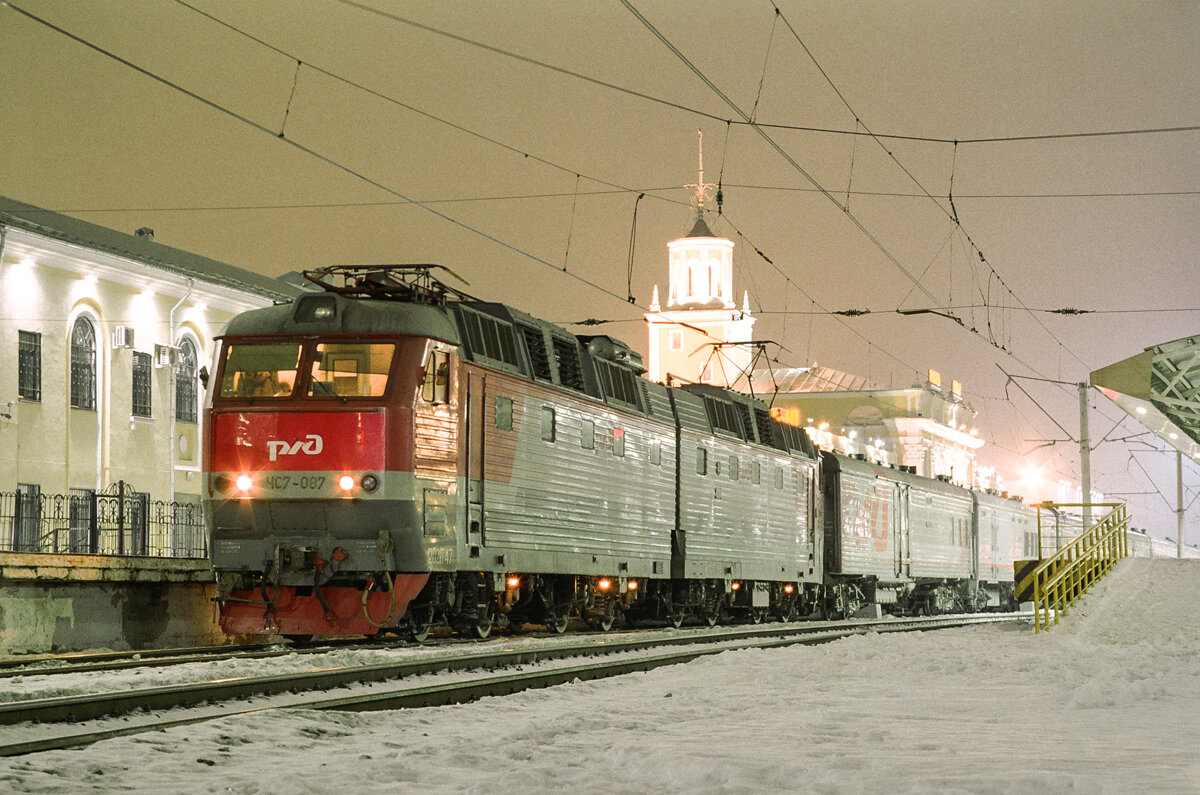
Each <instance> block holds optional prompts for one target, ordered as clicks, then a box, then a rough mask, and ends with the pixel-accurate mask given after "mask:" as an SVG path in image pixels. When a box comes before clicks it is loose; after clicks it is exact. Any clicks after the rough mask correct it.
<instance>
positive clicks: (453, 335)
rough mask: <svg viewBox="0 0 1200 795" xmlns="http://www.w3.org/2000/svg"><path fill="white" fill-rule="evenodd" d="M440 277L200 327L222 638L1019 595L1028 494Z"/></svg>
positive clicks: (338, 286)
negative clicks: (839, 434) (207, 330)
mask: <svg viewBox="0 0 1200 795" xmlns="http://www.w3.org/2000/svg"><path fill="white" fill-rule="evenodd" d="M444 270H445V269H441V268H439V267H438V266H432V265H420V266H413V265H404V266H401V265H395V266H371V267H357V266H337V267H329V268H322V269H319V270H315V271H308V272H305V276H306V277H307V278H308V279H309V281H311V282H312V283H313V284H314V285H315V287H316V288H319V289H314V290H313V291H312V292H309V293H307V294H305V295H303V296H301V297H299V298H297V299H296V300H294V301H293V302H291V303H287V304H280V305H275V306H271V307H266V308H261V309H256V310H252V311H249V312H245V313H243V314H240V315H238V316H236V317H235V318H233V319H232V320H231V321H230V322H229V324H228V326H227V328H226V329H225V331H224V333H223V335H222V336H221V337H220V338H219V339H218V340H217V344H216V346H215V348H216V350H215V354H214V360H213V370H212V377H211V379H210V380H211V381H212V383H211V384H209V388H208V390H207V393H206V398H205V415H204V439H205V444H204V449H203V460H204V495H203V496H204V498H203V502H204V510H205V514H206V520H207V522H208V526H209V528H210V532H211V541H210V554H211V563H212V567H213V570H214V573H215V576H216V581H217V596H216V602H217V605H218V614H219V615H218V618H219V622H220V626H221V628H222V629H223V630H224V632H226V633H228V634H231V635H242V636H255V635H267V634H272V635H283V636H286V637H289V638H293V639H297V640H301V639H308V638H311V637H313V636H332V635H358V636H361V635H367V636H371V635H378V634H398V635H406V636H408V637H411V638H414V639H417V640H420V639H423V638H424V637H425V636H427V635H428V633H429V632H430V630H431V629H432V628H434V627H439V626H445V627H450V628H451V629H453V630H455V631H457V632H459V633H463V634H467V635H470V636H474V637H476V638H484V637H487V636H488V635H489V634H491V633H492V632H493V631H495V630H497V629H505V630H507V631H511V632H519V631H522V630H523V629H525V628H526V627H527V626H529V625H536V626H542V627H546V628H548V629H549V630H550V631H553V632H561V631H563V630H565V629H566V627H567V625H568V623H569V622H570V621H571V620H572V619H579V620H581V621H582V622H584V623H586V624H587V625H589V626H591V627H593V628H596V629H599V630H607V629H610V628H611V627H612V626H613V625H614V624H615V623H618V622H622V621H626V622H631V623H634V622H665V623H666V624H669V625H672V626H680V625H682V624H683V623H684V622H699V623H701V624H708V625H713V624H716V623H718V622H726V621H747V622H760V621H763V620H767V619H771V620H795V619H799V618H811V617H839V616H850V615H855V614H860V613H862V611H864V610H873V611H876V612H882V611H886V612H889V613H893V614H896V615H916V614H938V613H948V612H957V611H964V610H983V609H994V610H1001V609H1013V608H1014V607H1015V605H1014V603H1013V565H1012V564H1013V560H1014V559H1019V558H1027V557H1036V556H1037V555H1036V552H1035V549H1036V546H1037V520H1036V515H1035V514H1034V511H1033V510H1032V509H1031V508H1029V507H1027V506H1025V505H1023V504H1022V503H1020V502H1019V501H1017V500H1014V499H1008V498H1006V497H1002V496H998V495H994V494H986V493H982V492H977V491H972V490H968V489H965V488H961V487H959V486H957V485H954V484H952V483H950V482H947V481H946V480H942V479H936V478H926V477H922V476H918V475H916V474H915V473H914V472H912V471H909V470H906V469H904V468H897V467H887V466H881V465H879V464H875V463H871V462H868V461H866V460H862V459H859V458H855V457H851V456H845V455H841V454H838V453H833V452H821V451H819V450H818V449H817V448H816V447H815V446H814V444H813V442H812V440H811V439H810V438H809V436H808V434H807V433H806V432H805V431H804V429H802V428H798V427H795V426H792V425H788V424H783V423H780V422H779V421H777V420H776V419H775V418H774V417H772V415H771V412H770V410H769V408H768V406H767V405H766V404H765V403H763V402H762V401H761V400H758V399H756V398H754V397H751V396H748V395H744V394H741V393H738V392H735V391H732V390H729V389H724V388H720V387H717V386H713V385H709V384H694V383H693V384H679V385H665V384H660V383H654V382H652V381H650V380H648V379H647V378H645V377H643V375H644V367H643V366H642V360H641V357H640V355H639V354H638V353H636V352H635V351H633V350H632V349H631V348H630V347H629V346H628V345H626V344H625V343H623V342H621V341H620V340H617V339H615V338H613V337H611V336H606V335H576V334H573V333H571V332H570V331H568V330H566V329H564V328H562V327H561V326H558V325H555V324H552V323H549V322H546V321H544V320H540V319H538V318H535V317H533V316H531V315H528V314H526V313H524V312H521V311H519V310H517V309H515V308H513V307H510V306H506V305H503V304H499V303H492V302H487V301H481V300H478V299H476V298H474V297H471V296H469V295H467V294H465V293H463V292H462V291H460V290H458V289H456V288H453V287H450V286H448V285H447V284H446V281H448V279H446V277H445V276H444V274H443V271H444ZM450 273H451V275H452V272H450ZM443 279H446V281H443Z"/></svg>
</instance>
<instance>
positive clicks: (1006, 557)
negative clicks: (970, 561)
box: [973, 492, 1037, 582]
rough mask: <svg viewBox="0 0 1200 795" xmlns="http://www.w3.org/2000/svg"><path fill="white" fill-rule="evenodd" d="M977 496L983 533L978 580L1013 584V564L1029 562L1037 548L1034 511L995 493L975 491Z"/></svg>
mask: <svg viewBox="0 0 1200 795" xmlns="http://www.w3.org/2000/svg"><path fill="white" fill-rule="evenodd" d="M973 497H974V500H975V517H976V518H975V522H976V527H977V528H978V530H977V532H978V533H979V542H978V544H979V569H978V577H979V579H980V580H983V581H987V582H1012V580H1013V561H1014V560H1024V559H1027V558H1028V557H1029V555H1030V553H1032V552H1033V549H1032V547H1036V546H1037V542H1036V540H1035V539H1036V536H1037V526H1036V521H1037V520H1036V517H1035V516H1034V513H1033V510H1032V509H1030V508H1028V507H1026V506H1025V505H1023V504H1022V503H1020V502H1017V501H1016V500H1010V499H1005V498H1003V497H997V496H995V495H992V494H981V493H979V492H973ZM1031 536H1032V537H1033V539H1034V540H1033V541H1032V543H1030V537H1031ZM1027 550H1028V551H1027Z"/></svg>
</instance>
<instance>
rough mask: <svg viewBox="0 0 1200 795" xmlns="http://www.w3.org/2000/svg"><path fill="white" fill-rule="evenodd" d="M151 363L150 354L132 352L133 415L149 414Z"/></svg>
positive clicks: (143, 415) (142, 415)
mask: <svg viewBox="0 0 1200 795" xmlns="http://www.w3.org/2000/svg"><path fill="white" fill-rule="evenodd" d="M152 371H153V365H152V364H151V363H150V354H148V353H138V352H136V351H134V354H133V416H135V417H149V416H150V373H151V372H152Z"/></svg>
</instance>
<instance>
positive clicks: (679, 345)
mask: <svg viewBox="0 0 1200 795" xmlns="http://www.w3.org/2000/svg"><path fill="white" fill-rule="evenodd" d="M671 350H673V351H681V350H683V332H682V331H680V330H678V329H675V330H674V331H672V332H671Z"/></svg>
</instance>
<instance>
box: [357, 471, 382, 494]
mask: <svg viewBox="0 0 1200 795" xmlns="http://www.w3.org/2000/svg"><path fill="white" fill-rule="evenodd" d="M359 485H361V486H362V490H363V491H365V492H367V493H368V494H370V493H371V492H373V491H375V489H377V488H379V478H377V477H375V476H374V475H363V476H362V480H360V481H359Z"/></svg>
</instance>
